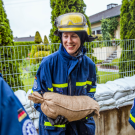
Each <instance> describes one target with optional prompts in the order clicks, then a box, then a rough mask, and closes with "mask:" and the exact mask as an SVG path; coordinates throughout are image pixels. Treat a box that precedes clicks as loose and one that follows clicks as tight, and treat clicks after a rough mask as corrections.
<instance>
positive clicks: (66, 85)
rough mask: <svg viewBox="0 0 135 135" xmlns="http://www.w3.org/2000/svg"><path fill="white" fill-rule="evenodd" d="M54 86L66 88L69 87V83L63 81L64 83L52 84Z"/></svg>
mask: <svg viewBox="0 0 135 135" xmlns="http://www.w3.org/2000/svg"><path fill="white" fill-rule="evenodd" d="M52 86H53V87H57V88H65V87H68V83H63V84H54V83H53V84H52Z"/></svg>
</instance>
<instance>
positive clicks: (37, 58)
mask: <svg viewBox="0 0 135 135" xmlns="http://www.w3.org/2000/svg"><path fill="white" fill-rule="evenodd" d="M49 54H50V51H39V52H36V53H35V54H34V56H33V61H32V63H33V64H37V63H40V62H41V61H42V58H43V57H45V56H48V55H49Z"/></svg>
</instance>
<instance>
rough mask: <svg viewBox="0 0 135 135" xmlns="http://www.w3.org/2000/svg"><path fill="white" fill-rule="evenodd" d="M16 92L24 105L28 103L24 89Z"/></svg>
mask: <svg viewBox="0 0 135 135" xmlns="http://www.w3.org/2000/svg"><path fill="white" fill-rule="evenodd" d="M14 94H15V95H16V96H17V98H18V99H19V100H20V102H21V104H22V105H26V104H27V101H26V92H25V91H24V90H17V91H15V92H14Z"/></svg>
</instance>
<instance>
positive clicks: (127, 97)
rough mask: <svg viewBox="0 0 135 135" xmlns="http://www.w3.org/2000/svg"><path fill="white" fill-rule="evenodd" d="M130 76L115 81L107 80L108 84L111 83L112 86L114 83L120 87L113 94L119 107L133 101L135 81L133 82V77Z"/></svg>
mask: <svg viewBox="0 0 135 135" xmlns="http://www.w3.org/2000/svg"><path fill="white" fill-rule="evenodd" d="M129 78H131V77H128V78H126V79H125V78H120V79H116V80H114V81H109V82H107V84H110V85H112V86H113V85H114V84H115V85H117V86H119V89H118V90H116V92H115V94H114V96H113V98H114V99H115V100H116V107H117V108H119V107H122V106H125V105H129V104H131V103H133V99H134V88H135V83H131V80H132V79H129ZM131 97H132V98H131ZM127 102H129V103H127Z"/></svg>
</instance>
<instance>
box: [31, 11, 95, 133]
mask: <svg viewBox="0 0 135 135" xmlns="http://www.w3.org/2000/svg"><path fill="white" fill-rule="evenodd" d="M55 24H56V26H57V28H58V29H57V30H56V31H55V33H54V34H55V35H57V36H59V37H60V39H61V44H60V48H59V50H58V51H57V52H55V53H53V54H51V55H49V56H47V57H45V58H44V59H43V60H42V62H41V65H40V67H39V69H38V71H37V74H36V77H35V81H34V85H33V88H32V89H33V91H37V92H39V93H40V94H44V93H45V92H57V93H59V94H64V95H70V96H74V95H76V96H81V95H86V96H89V97H91V98H94V93H95V91H96V83H95V82H96V71H95V64H94V62H93V61H92V60H91V59H90V58H89V57H87V56H86V55H85V53H86V49H85V47H84V46H83V45H84V42H91V41H92V40H94V38H93V37H91V36H90V35H89V28H88V25H87V21H86V18H85V16H84V15H83V14H81V13H67V14H64V15H61V16H59V17H58V18H56V21H55ZM63 102H64V101H63ZM34 107H35V108H36V109H37V110H38V111H39V112H40V118H39V134H40V135H95V122H94V119H93V117H92V116H88V117H87V118H84V119H81V120H79V121H73V122H68V120H67V119H66V118H65V117H64V116H58V117H57V118H56V119H51V118H49V117H47V116H46V115H45V114H44V113H43V112H42V110H41V104H34Z"/></svg>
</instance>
